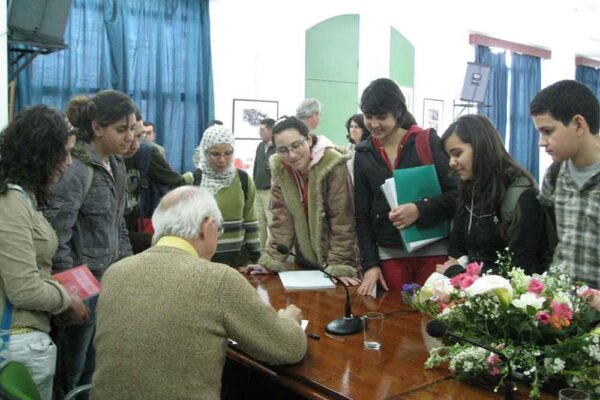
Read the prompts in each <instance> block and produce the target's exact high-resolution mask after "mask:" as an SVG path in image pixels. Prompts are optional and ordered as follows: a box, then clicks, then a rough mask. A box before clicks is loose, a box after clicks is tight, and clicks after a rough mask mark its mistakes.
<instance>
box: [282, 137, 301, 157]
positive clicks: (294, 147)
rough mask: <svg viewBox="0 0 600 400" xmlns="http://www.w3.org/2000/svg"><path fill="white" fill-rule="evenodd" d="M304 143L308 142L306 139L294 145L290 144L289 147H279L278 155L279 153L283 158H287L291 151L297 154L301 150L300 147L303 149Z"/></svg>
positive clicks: (297, 141)
mask: <svg viewBox="0 0 600 400" xmlns="http://www.w3.org/2000/svg"><path fill="white" fill-rule="evenodd" d="M304 142H306V139H305V138H302V139H300V140H296V141H295V142H294V143H292V144H290V146H289V147H286V146H281V147H278V148H277V153H279V154H280V155H281V156H287V155H289V154H290V152H291V151H293V152H294V153H296V152H297V151H298V150H299V149H300V147H302V145H303V144H304Z"/></svg>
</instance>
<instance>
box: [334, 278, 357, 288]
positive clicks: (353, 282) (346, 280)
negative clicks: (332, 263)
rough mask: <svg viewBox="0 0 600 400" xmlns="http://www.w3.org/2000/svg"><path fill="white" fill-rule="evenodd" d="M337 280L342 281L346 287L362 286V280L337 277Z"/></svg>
mask: <svg viewBox="0 0 600 400" xmlns="http://www.w3.org/2000/svg"><path fill="white" fill-rule="evenodd" d="M335 279H336V280H339V281H341V282H342V283H343V284H344V285H346V286H358V285H360V279H358V278H351V277H349V276H337V277H336V278H335Z"/></svg>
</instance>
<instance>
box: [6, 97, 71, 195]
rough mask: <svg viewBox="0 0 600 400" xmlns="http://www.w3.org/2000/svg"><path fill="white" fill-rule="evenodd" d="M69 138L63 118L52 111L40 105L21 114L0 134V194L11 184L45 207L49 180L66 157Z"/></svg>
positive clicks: (67, 128) (52, 109)
mask: <svg viewBox="0 0 600 400" xmlns="http://www.w3.org/2000/svg"><path fill="white" fill-rule="evenodd" d="M71 134H74V131H72V130H70V129H69V127H68V126H67V122H66V121H65V117H64V115H63V114H62V113H61V112H60V111H58V110H56V109H54V108H50V107H48V106H46V105H43V104H41V105H37V106H33V107H28V108H25V109H24V110H23V111H21V112H20V113H19V114H18V115H17V116H16V117H15V119H14V120H13V121H12V122H11V123H10V124H9V125H8V126H7V127H6V128H4V130H3V131H2V132H1V133H0V194H5V193H6V192H7V190H8V183H12V184H15V185H19V186H21V187H23V188H24V189H27V190H29V191H30V192H32V193H33V194H34V195H35V197H36V200H37V202H38V203H39V204H47V200H48V186H49V184H50V177H51V176H52V174H53V173H54V171H56V168H57V167H58V166H59V165H60V163H61V162H62V161H63V160H64V159H65V157H67V155H68V154H67V150H66V149H65V147H66V145H67V139H68V138H69V135H71Z"/></svg>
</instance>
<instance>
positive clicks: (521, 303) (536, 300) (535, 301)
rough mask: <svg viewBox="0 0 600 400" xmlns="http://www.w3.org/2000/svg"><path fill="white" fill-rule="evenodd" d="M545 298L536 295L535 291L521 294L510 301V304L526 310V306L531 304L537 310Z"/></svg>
mask: <svg viewBox="0 0 600 400" xmlns="http://www.w3.org/2000/svg"><path fill="white" fill-rule="evenodd" d="M545 301H546V299H545V298H544V297H538V295H537V294H535V293H525V294H522V295H521V297H519V298H518V299H514V300H513V301H511V304H512V305H513V306H515V307H516V308H518V309H520V310H523V311H526V310H527V306H531V307H533V308H535V309H536V310H539V309H540V308H542V306H543V305H544V302H545Z"/></svg>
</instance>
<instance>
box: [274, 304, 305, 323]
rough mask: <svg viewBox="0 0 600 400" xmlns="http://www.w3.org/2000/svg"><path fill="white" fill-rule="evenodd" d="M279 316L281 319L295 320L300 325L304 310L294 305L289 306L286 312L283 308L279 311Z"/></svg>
mask: <svg viewBox="0 0 600 400" xmlns="http://www.w3.org/2000/svg"><path fill="white" fill-rule="evenodd" d="M277 314H278V315H279V316H280V317H285V318H290V319H293V320H295V321H296V322H298V323H300V321H302V310H301V309H299V308H298V307H296V306H295V305H293V304H290V305H289V306H287V308H286V309H285V310H284V309H283V308H282V309H280V310H279V311H277Z"/></svg>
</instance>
